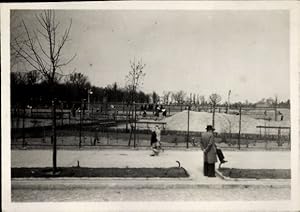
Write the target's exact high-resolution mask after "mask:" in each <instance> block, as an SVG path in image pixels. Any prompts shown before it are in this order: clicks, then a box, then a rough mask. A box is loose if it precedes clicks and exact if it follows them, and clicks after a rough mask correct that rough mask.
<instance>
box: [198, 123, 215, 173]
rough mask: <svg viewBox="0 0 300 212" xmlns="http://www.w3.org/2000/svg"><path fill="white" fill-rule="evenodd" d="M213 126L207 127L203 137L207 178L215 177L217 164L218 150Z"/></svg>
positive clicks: (204, 168)
mask: <svg viewBox="0 0 300 212" xmlns="http://www.w3.org/2000/svg"><path fill="white" fill-rule="evenodd" d="M214 130H215V129H214V128H213V126H212V125H207V127H206V132H204V133H203V134H202V136H201V145H202V150H203V156H204V158H203V161H204V165H203V173H204V176H207V177H215V176H216V175H215V163H216V162H217V149H216V146H215V141H214V134H213V131H214Z"/></svg>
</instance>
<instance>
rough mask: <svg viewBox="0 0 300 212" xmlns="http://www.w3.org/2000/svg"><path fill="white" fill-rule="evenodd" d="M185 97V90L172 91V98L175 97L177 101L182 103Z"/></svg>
mask: <svg viewBox="0 0 300 212" xmlns="http://www.w3.org/2000/svg"><path fill="white" fill-rule="evenodd" d="M185 97H186V93H185V92H184V91H183V90H180V91H177V92H173V93H172V98H173V99H174V101H175V102H177V103H179V104H182V103H183V102H184V99H185Z"/></svg>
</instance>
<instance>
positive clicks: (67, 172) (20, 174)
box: [11, 167, 189, 178]
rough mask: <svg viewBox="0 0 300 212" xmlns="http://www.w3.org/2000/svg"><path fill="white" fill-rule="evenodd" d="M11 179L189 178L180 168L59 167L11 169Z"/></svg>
mask: <svg viewBox="0 0 300 212" xmlns="http://www.w3.org/2000/svg"><path fill="white" fill-rule="evenodd" d="M11 174H12V178H33V177H146V178H148V177H162V178H166V177H170V178H181V177H189V174H188V173H187V171H186V170H185V169H184V168H182V167H180V168H177V167H170V168H87V167H60V168H57V172H56V173H54V174H53V171H52V168H49V167H47V168H12V169H11Z"/></svg>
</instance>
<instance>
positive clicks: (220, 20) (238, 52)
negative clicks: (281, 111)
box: [12, 10, 290, 102]
mask: <svg viewBox="0 0 300 212" xmlns="http://www.w3.org/2000/svg"><path fill="white" fill-rule="evenodd" d="M35 12H36V11H35ZM35 12H32V11H26V12H24V11H21V12H19V13H18V17H20V18H22V17H24V19H25V20H26V21H27V23H28V24H31V26H36V23H35V20H34V13H35ZM56 16H57V19H58V20H59V21H60V22H61V27H63V26H67V23H68V20H69V19H70V18H71V19H72V22H73V24H72V30H71V36H70V38H71V42H69V43H68V45H67V46H66V49H65V50H64V55H66V56H69V57H71V56H72V55H73V54H74V53H76V54H77V57H76V58H75V60H74V61H73V62H72V63H71V64H69V65H68V67H65V71H66V73H67V72H68V71H71V70H73V69H74V68H76V71H77V72H81V73H83V74H85V75H87V76H88V77H89V80H90V81H91V83H92V84H93V85H96V86H106V85H107V84H112V83H114V82H117V83H118V84H119V85H121V86H124V85H125V76H126V74H127V73H128V71H129V70H130V65H129V61H130V60H132V59H133V58H136V59H140V58H142V60H143V62H144V63H146V67H145V71H146V76H145V79H144V84H143V86H142V90H144V91H145V92H152V91H156V92H158V93H159V94H162V92H163V91H164V90H171V91H177V90H184V91H186V92H187V93H190V92H192V93H196V94H200V95H205V96H206V97H208V96H209V95H210V94H211V93H214V92H216V93H219V94H220V95H221V96H222V97H223V100H226V95H227V93H228V90H229V89H231V91H232V94H231V95H232V96H231V101H245V100H246V99H247V100H249V101H252V102H253V101H258V100H260V99H262V98H267V97H274V96H275V95H278V98H279V100H280V101H285V100H287V99H289V95H290V93H289V19H288V18H289V16H288V12H286V11H279V10H278V11H154V10H153V11H150V10H144V11H108V10H106V11H105V10H102V11H101V10H98V11H80V10H77V11H76V10H70V11H57V12H56ZM12 33H13V32H12Z"/></svg>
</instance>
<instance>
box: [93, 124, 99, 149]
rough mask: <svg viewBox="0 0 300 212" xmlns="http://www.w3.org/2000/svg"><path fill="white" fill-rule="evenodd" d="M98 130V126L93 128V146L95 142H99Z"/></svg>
mask: <svg viewBox="0 0 300 212" xmlns="http://www.w3.org/2000/svg"><path fill="white" fill-rule="evenodd" d="M98 131H99V128H98V127H97V128H96V129H95V134H94V146H96V143H98V142H99V136H98Z"/></svg>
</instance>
